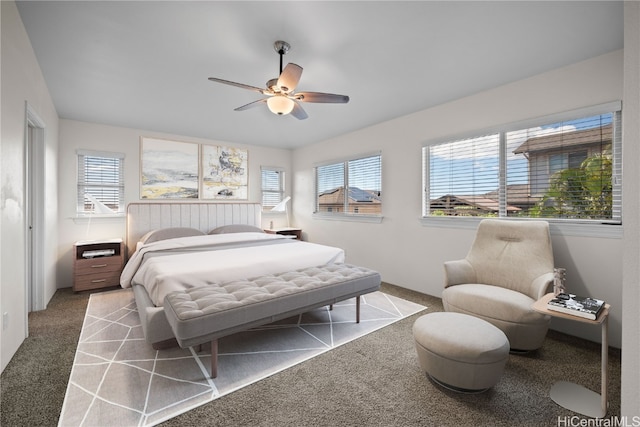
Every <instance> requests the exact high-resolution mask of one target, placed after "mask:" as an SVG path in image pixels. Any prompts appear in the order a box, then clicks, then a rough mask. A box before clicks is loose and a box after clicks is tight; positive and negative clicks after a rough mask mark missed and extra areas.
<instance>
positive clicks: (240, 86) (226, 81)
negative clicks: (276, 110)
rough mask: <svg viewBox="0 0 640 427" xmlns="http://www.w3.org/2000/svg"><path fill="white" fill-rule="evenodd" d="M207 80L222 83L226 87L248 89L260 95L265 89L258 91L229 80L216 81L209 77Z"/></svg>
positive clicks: (257, 88)
mask: <svg viewBox="0 0 640 427" xmlns="http://www.w3.org/2000/svg"><path fill="white" fill-rule="evenodd" d="M209 80H211V81H212V82H218V83H224V84H226V85H231V86H236V87H239V88H242V89H249V90H252V91H254V92H260V93H264V91H265V89H260V88H259V87H255V86H249V85H245V84H242V83H236V82H232V81H229V80H223V79H218V78H215V77H209Z"/></svg>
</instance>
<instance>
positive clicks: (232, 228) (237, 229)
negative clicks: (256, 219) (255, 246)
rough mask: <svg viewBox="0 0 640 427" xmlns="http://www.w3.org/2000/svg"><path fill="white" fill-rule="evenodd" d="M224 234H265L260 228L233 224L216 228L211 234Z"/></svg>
mask: <svg viewBox="0 0 640 427" xmlns="http://www.w3.org/2000/svg"><path fill="white" fill-rule="evenodd" d="M224 233H264V230H262V229H261V228H260V227H256V226H253V225H249V224H231V225H223V226H222V227H218V228H214V229H213V230H211V231H210V232H209V234H224Z"/></svg>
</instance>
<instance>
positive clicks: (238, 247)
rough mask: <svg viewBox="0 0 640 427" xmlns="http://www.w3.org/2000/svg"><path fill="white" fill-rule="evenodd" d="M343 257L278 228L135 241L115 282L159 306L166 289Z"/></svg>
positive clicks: (244, 277)
mask: <svg viewBox="0 0 640 427" xmlns="http://www.w3.org/2000/svg"><path fill="white" fill-rule="evenodd" d="M230 246H231V247H230ZM172 252H175V253H172ZM344 259H345V257H344V251H343V250H342V249H340V248H334V247H331V246H324V245H318V244H315V243H309V242H303V241H298V240H291V239H289V238H286V237H285V236H280V235H277V234H266V233H231V234H216V235H206V236H192V237H183V238H177V239H169V240H163V241H159V242H154V243H150V244H145V245H140V246H139V247H138V249H137V250H136V252H135V253H134V254H133V256H132V257H131V259H130V260H129V262H128V263H127V265H126V266H125V268H124V270H123V272H122V276H121V278H120V285H121V286H122V287H123V288H126V287H130V286H131V285H134V284H137V285H142V286H144V287H145V288H146V290H147V293H148V294H149V297H150V298H151V300H152V301H153V303H154V304H155V305H156V306H162V305H163V302H164V297H165V296H166V295H167V294H168V293H170V292H174V291H180V290H184V289H188V288H194V287H199V286H206V285H209V284H212V283H219V282H226V281H230V280H238V279H246V278H250V277H257V276H262V275H265V274H273V273H281V272H284V271H289V270H297V269H300V268H306V267H313V266H318V265H329V264H333V263H338V262H344Z"/></svg>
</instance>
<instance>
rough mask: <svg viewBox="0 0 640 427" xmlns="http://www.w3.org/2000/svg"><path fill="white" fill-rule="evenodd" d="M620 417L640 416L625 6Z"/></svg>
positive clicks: (633, 65) (635, 87)
mask: <svg viewBox="0 0 640 427" xmlns="http://www.w3.org/2000/svg"><path fill="white" fill-rule="evenodd" d="M624 46H625V50H624V110H623V113H622V120H623V129H622V132H623V133H622V138H623V141H624V143H625V148H624V157H625V161H626V162H627V163H628V164H629V165H632V166H634V167H626V168H624V170H623V179H624V188H623V198H624V200H625V203H624V207H623V215H624V218H625V223H624V229H625V234H624V251H623V254H624V256H623V280H622V283H623V288H622V297H623V303H622V307H621V308H622V311H623V313H624V326H623V328H622V415H623V416H627V417H629V418H628V419H629V420H631V418H630V417H632V416H638V415H640V356H638V355H640V311H639V310H638V302H639V301H640V286H638V283H639V282H640V281H639V280H638V279H639V278H640V216H639V215H638V212H640V168H639V167H637V165H638V164H640V3H638V2H625V5H624Z"/></svg>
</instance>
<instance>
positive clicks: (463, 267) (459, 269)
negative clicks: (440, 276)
mask: <svg viewBox="0 0 640 427" xmlns="http://www.w3.org/2000/svg"><path fill="white" fill-rule="evenodd" d="M475 282H476V272H475V270H474V269H473V267H472V266H471V264H470V263H469V261H467V260H466V259H459V260H455V261H446V262H445V263H444V287H445V288H448V287H449V286H453V285H460V284H463V283H475Z"/></svg>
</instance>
